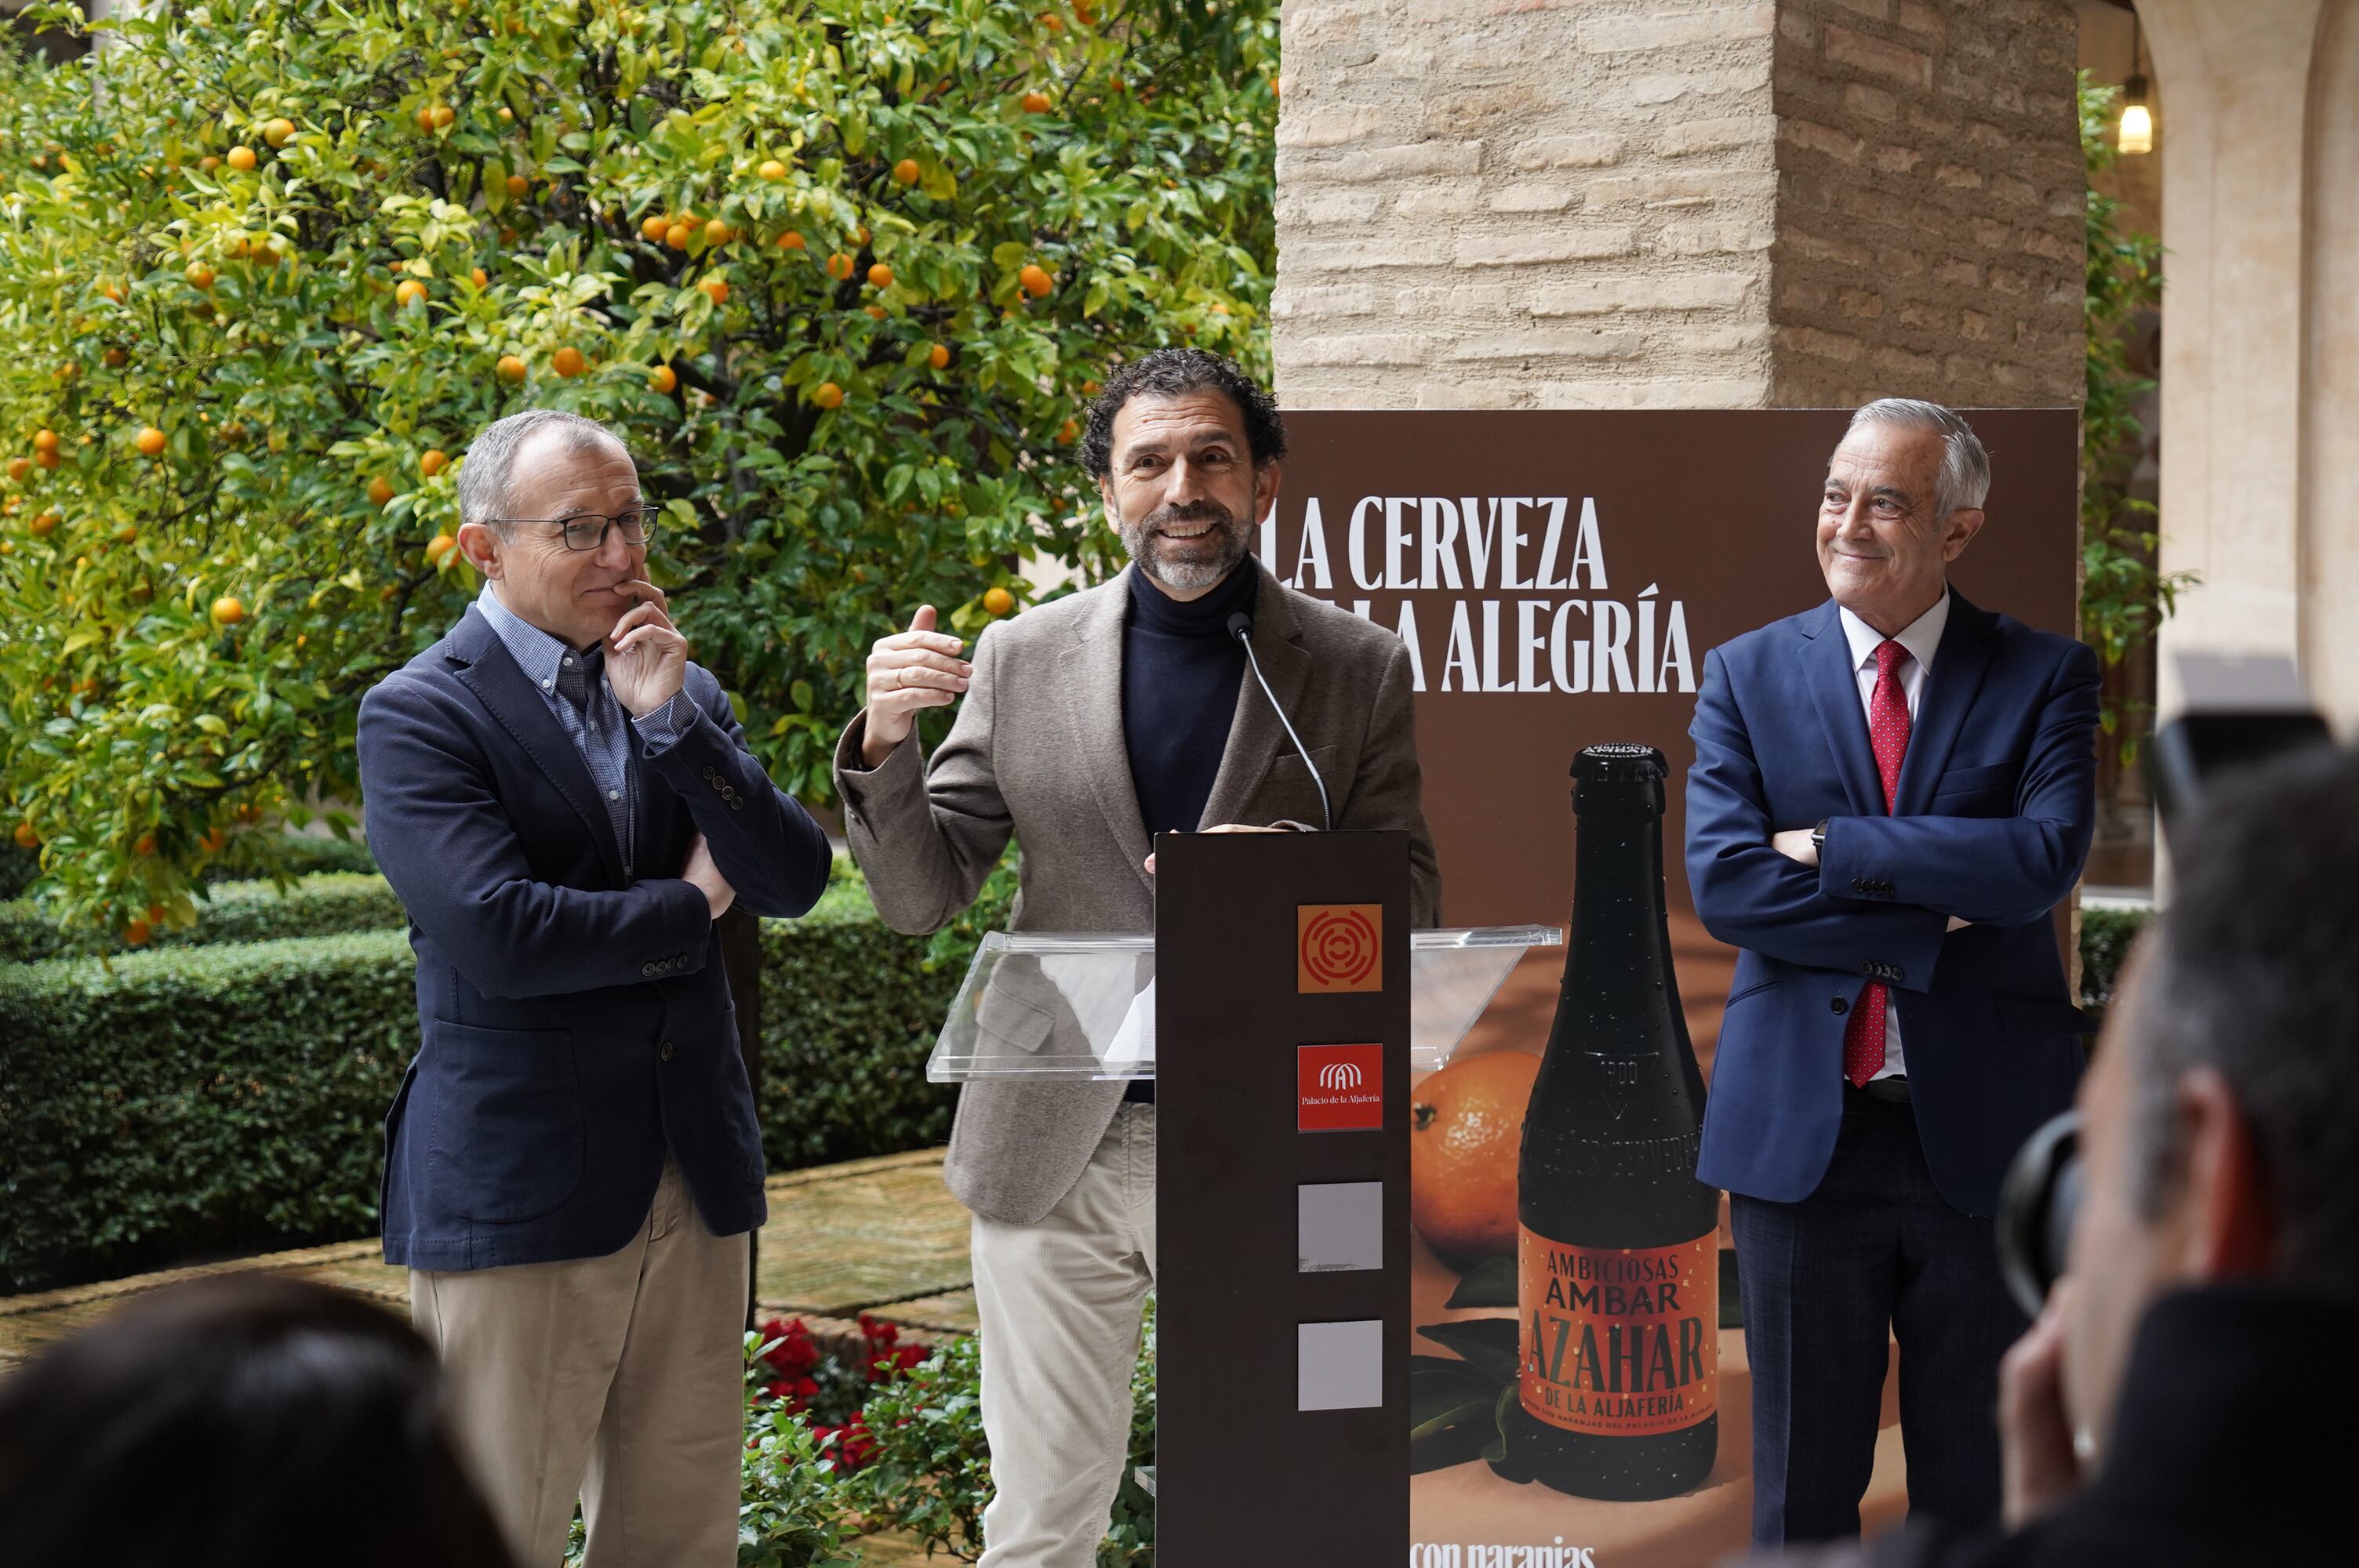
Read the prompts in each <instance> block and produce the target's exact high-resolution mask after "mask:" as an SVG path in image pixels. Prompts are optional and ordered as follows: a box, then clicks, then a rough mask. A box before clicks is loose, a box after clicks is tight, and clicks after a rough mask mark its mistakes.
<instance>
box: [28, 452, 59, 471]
mask: <svg viewBox="0 0 2359 1568" xmlns="http://www.w3.org/2000/svg"><path fill="white" fill-rule="evenodd" d="M33 460H34V461H35V462H37V463H38V464H40V465H41V466H42V467H43V468H45V469H53V468H55V467H57V466H58V465H59V464H60V463H61V462H63V461H65V459H64V458H63V457H62V456H61V455H60V454H59V453H57V452H54V451H49V452H36V453H34V454H33Z"/></svg>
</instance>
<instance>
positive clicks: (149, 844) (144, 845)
mask: <svg viewBox="0 0 2359 1568" xmlns="http://www.w3.org/2000/svg"><path fill="white" fill-rule="evenodd" d="M131 852H132V853H133V854H135V855H152V854H154V853H155V852H156V835H154V834H153V833H142V834H141V835H139V837H138V838H135V839H133V840H132V842H131Z"/></svg>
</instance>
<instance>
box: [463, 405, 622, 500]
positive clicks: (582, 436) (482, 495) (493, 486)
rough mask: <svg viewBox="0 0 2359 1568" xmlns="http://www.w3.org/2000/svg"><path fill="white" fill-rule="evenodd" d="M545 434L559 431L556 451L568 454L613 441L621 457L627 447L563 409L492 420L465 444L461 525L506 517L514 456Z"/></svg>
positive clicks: (604, 429) (530, 411) (528, 411)
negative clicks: (550, 431) (558, 447)
mask: <svg viewBox="0 0 2359 1568" xmlns="http://www.w3.org/2000/svg"><path fill="white" fill-rule="evenodd" d="M545 430H554V431H556V432H558V434H559V438H560V440H561V441H562V442H563V447H562V450H564V451H567V452H579V451H586V450H588V449H590V448H592V447H594V446H597V445H598V444H599V443H600V442H602V441H611V442H613V443H614V445H615V446H617V447H620V448H622V449H623V451H624V453H625V455H627V454H628V453H629V451H630V446H629V444H628V443H627V442H625V440H624V439H623V438H622V437H621V436H620V435H618V434H616V433H615V432H614V430H613V429H612V428H610V427H607V426H604V425H601V424H600V423H599V422H598V421H597V420H595V419H590V418H585V417H583V416H582V415H579V414H569V413H567V412H566V411H565V410H564V409H562V408H527V409H526V410H525V411H524V412H523V413H521V414H511V415H509V416H507V417H506V418H504V419H495V420H493V421H492V422H491V423H490V424H488V425H486V426H484V427H483V429H482V430H481V431H480V432H478V433H477V434H476V437H475V438H474V439H473V441H471V442H469V443H468V445H467V451H466V456H465V457H464V459H462V460H461V462H460V464H459V516H460V518H461V520H462V521H463V522H468V523H492V522H495V521H496V520H498V519H499V518H502V517H506V516H507V515H508V514H509V513H510V511H511V510H512V509H513V505H514V497H513V496H512V494H511V493H510V485H511V482H512V481H513V479H514V476H515V472H516V453H518V452H520V451H522V450H523V449H525V448H526V447H527V445H529V444H530V443H531V441H532V438H534V437H536V436H538V435H539V434H541V433H542V432H543V431H545Z"/></svg>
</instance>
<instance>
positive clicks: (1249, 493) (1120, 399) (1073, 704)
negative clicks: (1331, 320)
mask: <svg viewBox="0 0 2359 1568" xmlns="http://www.w3.org/2000/svg"><path fill="white" fill-rule="evenodd" d="M1285 450H1286V435H1285V429H1284V427H1283V426H1282V425H1281V424H1280V422H1279V419H1278V416H1277V407H1276V406H1275V405H1274V404H1273V403H1272V402H1271V400H1270V398H1269V396H1268V395H1267V394H1266V393H1264V392H1263V391H1262V390H1261V389H1260V388H1259V387H1257V386H1256V385H1255V384H1253V383H1252V381H1251V380H1250V379H1249V378H1247V377H1246V376H1245V373H1243V372H1242V371H1240V370H1239V369H1238V368H1237V367H1236V366H1235V365H1234V364H1232V363H1230V362H1228V361H1226V360H1223V359H1222V358H1220V357H1218V356H1217V355H1213V354H1209V353H1205V352H1203V351H1200V350H1193V349H1165V350H1158V351H1156V352H1154V353H1150V354H1148V355H1147V356H1145V357H1144V358H1142V359H1139V360H1137V361H1135V362H1131V363H1129V364H1126V365H1125V366H1123V367H1122V368H1121V369H1120V370H1118V371H1116V372H1115V373H1114V375H1113V376H1112V377H1111V378H1109V380H1108V382H1107V384H1106V388H1105V391H1104V392H1103V394H1102V395H1100V396H1099V398H1098V400H1097V402H1096V404H1095V405H1094V406H1093V407H1092V409H1091V410H1090V416H1089V427H1088V431H1087V433H1086V435H1085V436H1084V438H1083V441H1082V461H1083V463H1084V464H1085V465H1086V466H1087V467H1088V469H1089V470H1090V472H1091V474H1092V476H1093V477H1094V478H1095V479H1096V480H1097V481H1098V490H1099V494H1100V497H1101V498H1102V499H1103V502H1104V504H1105V508H1106V517H1107V520H1108V521H1109V522H1110V523H1111V524H1113V525H1114V528H1115V529H1116V530H1117V531H1118V532H1119V533H1120V534H1121V535H1122V539H1123V543H1124V544H1125V546H1126V547H1127V548H1128V550H1129V552H1130V557H1131V562H1132V565H1131V566H1130V567H1128V568H1125V569H1124V570H1123V571H1122V572H1121V573H1119V574H1118V575H1116V576H1115V577H1114V579H1113V580H1112V581H1110V582H1106V583H1103V584H1101V585H1100V586H1098V587H1096V588H1093V589H1085V590H1083V591H1082V592H1080V593H1076V594H1073V595H1071V597H1069V598H1064V599H1060V600H1051V601H1050V602H1049V603H1045V604H1042V605H1039V606H1038V607H1036V608H1034V609H1032V610H1030V611H1027V612H1026V613H1025V614H1023V615H1022V616H1020V617H1017V618H1016V619H1013V620H1009V621H1004V622H997V623H995V624H994V625H992V626H990V627H987V628H986V629H985V630H984V633H983V635H982V636H981V637H980V638H978V639H977V640H976V643H975V648H974V657H973V662H972V663H969V662H967V661H965V660H964V659H962V657H961V655H962V654H963V652H964V646H963V644H962V643H960V642H959V641H958V640H957V639H956V638H953V637H950V636H948V635H945V634H943V633H940V632H938V631H936V630H934V624H935V622H934V614H933V611H932V609H931V607H926V608H922V609H920V610H919V611H918V614H917V617H916V620H915V621H914V622H913V623H912V625H911V628H910V630H908V631H907V632H903V633H896V634H895V635H893V636H890V637H886V638H885V639H884V640H883V641H881V642H879V643H877V644H876V645H875V649H874V650H872V652H871V653H870V654H869V658H868V670H867V675H868V682H867V700H866V706H865V707H864V708H863V709H862V711H861V713H860V714H859V715H858V716H857V717H855V718H854V719H853V721H852V723H851V725H850V727H849V728H847V729H846V730H844V732H843V739H842V741H840V742H839V743H838V746H837V750H836V784H837V788H838V790H839V792H840V793H841V795H842V797H843V806H844V828H845V834H846V836H847V837H848V838H850V840H851V844H852V852H853V857H854V858H855V859H856V860H858V861H859V862H860V866H861V869H862V870H863V871H864V872H866V873H867V877H868V885H869V891H870V892H871V894H872V896H873V897H874V898H875V903H876V908H877V911H878V913H879V914H882V915H883V916H884V917H885V919H886V923H887V924H889V925H892V926H893V927H894V928H895V929H896V930H899V931H907V932H912V933H923V932H929V931H934V930H937V929H939V928H940V927H941V926H942V925H947V924H948V923H949V922H950V921H951V919H952V918H953V917H955V916H956V915H957V914H959V913H960V912H961V911H962V910H963V909H964V908H965V907H966V906H967V905H968V904H969V903H972V902H973V899H974V896H975V893H976V892H977V891H978V890H979V889H980V888H981V887H982V885H983V881H984V877H985V876H987V875H988V874H989V873H990V871H991V870H992V868H993V867H994V866H995V865H996V864H997V863H998V860H999V857H1000V854H1001V852H1002V851H1003V850H1004V849H1006V845H1007V840H1008V838H1009V836H1010V835H1011V834H1012V835H1014V836H1015V838H1016V839H1017V841H1018V842H1019V843H1020V845H1021V846H1022V850H1023V856H1022V862H1021V867H1020V888H1021V891H1020V892H1019V894H1018V896H1017V899H1016V910H1015V915H1014V919H1013V925H1014V926H1015V928H1016V929H1017V930H1019V931H1076V932H1084V931H1099V932H1134V933H1147V932H1151V931H1153V930H1154V928H1155V881H1154V862H1153V856H1152V845H1153V838H1154V835H1155V834H1157V833H1158V832H1169V831H1203V832H1223V831H1241V830H1254V829H1257V828H1259V829H1266V827H1268V826H1269V825H1272V824H1278V823H1307V824H1314V825H1316V824H1321V823H1330V819H1331V817H1332V823H1331V825H1332V827H1338V828H1347V827H1348V828H1405V829H1407V830H1408V833H1409V834H1410V836H1411V839H1410V866H1411V871H1412V875H1413V877H1414V879H1415V889H1414V900H1413V901H1414V910H1415V914H1416V918H1417V921H1418V923H1419V925H1432V924H1433V923H1434V921H1435V919H1436V918H1437V914H1438V907H1439V903H1440V877H1439V875H1438V874H1437V872H1436V871H1435V869H1434V859H1433V845H1432V840H1431V838H1430V837H1429V836H1428V834H1427V832H1426V827H1425V814H1424V812H1423V810H1422V808H1421V806H1420V805H1419V773H1418V763H1417V748H1416V741H1415V736H1414V734H1413V732H1412V729H1411V720H1410V708H1409V693H1410V686H1411V671H1410V666H1409V660H1408V653H1407V650H1405V649H1404V648H1403V647H1402V645H1401V643H1400V642H1399V640H1398V639H1397V638H1396V637H1395V636H1394V635H1393V634H1392V633H1389V632H1386V631H1384V630H1382V629H1381V628H1378V627H1376V626H1374V625H1372V624H1370V623H1369V622H1366V621H1364V620H1361V619H1359V618H1358V617H1356V616H1353V615H1351V614H1349V613H1347V612H1346V611H1341V610H1338V609H1335V608H1334V607H1332V606H1331V605H1328V604H1325V603H1322V602H1321V601H1320V600H1314V599H1310V598H1308V597H1306V596H1305V595H1302V594H1299V593H1297V592H1295V591H1294V590H1292V589H1288V588H1287V587H1285V586H1284V585H1282V584H1281V583H1279V582H1278V580H1277V579H1276V578H1274V577H1272V576H1271V575H1270V574H1269V573H1268V572H1267V571H1266V570H1265V569H1263V568H1262V567H1261V566H1260V565H1259V564H1258V563H1257V562H1255V561H1252V560H1250V559H1249V558H1248V557H1247V554H1246V551H1247V546H1248V544H1249V542H1250V540H1251V538H1252V537H1253V533H1254V530H1255V529H1256V528H1257V527H1258V526H1259V525H1260V524H1261V522H1262V520H1263V519H1265V518H1266V517H1267V516H1268V515H1269V510H1270V507H1271V506H1272V505H1273V504H1274V503H1276V501H1277V488H1278V477H1279V467H1278V460H1279V459H1280V458H1281V457H1283V456H1284V454H1285ZM1239 613H1242V614H1245V615H1246V616H1247V617H1249V618H1250V621H1251V628H1252V629H1251V632H1250V637H1251V640H1252V643H1253V651H1254V654H1255V656H1256V658H1257V659H1258V661H1259V663H1260V666H1261V670H1262V673H1263V674H1264V675H1265V676H1266V677H1267V679H1268V682H1269V686H1270V689H1271V691H1272V692H1273V693H1274V694H1275V695H1276V697H1277V701H1278V703H1279V704H1280V705H1281V706H1282V707H1283V708H1284V709H1285V712H1286V715H1287V717H1288V718H1290V719H1292V720H1293V723H1294V725H1295V728H1296V730H1298V731H1299V734H1300V736H1301V740H1302V744H1303V746H1304V747H1305V748H1307V749H1308V750H1309V752H1310V758H1311V760H1312V761H1313V762H1315V763H1316V764H1317V767H1318V772H1319V776H1320V779H1321V781H1323V783H1324V784H1325V802H1324V805H1323V806H1322V802H1321V793H1320V788H1319V784H1317V783H1314V781H1313V780H1312V778H1311V776H1310V773H1309V771H1308V770H1307V769H1306V768H1305V767H1304V764H1303V760H1302V758H1301V757H1300V756H1299V755H1298V754H1296V752H1295V750H1294V747H1293V745H1292V744H1291V742H1289V741H1288V738H1287V734H1286V729H1285V725H1284V724H1283V723H1282V722H1281V720H1280V719H1279V716H1278V714H1277V712H1275V711H1273V709H1272V708H1271V706H1270V702H1269V698H1268V697H1266V696H1264V694H1263V692H1262V690H1261V688H1260V687H1259V686H1258V685H1257V684H1256V682H1255V680H1254V679H1253V676H1251V674H1250V673H1249V672H1248V671H1247V669H1246V667H1245V649H1244V647H1243V646H1242V644H1240V643H1238V642H1237V640H1236V639H1235V638H1234V637H1233V636H1232V635H1231V634H1230V633H1229V630H1228V624H1229V621H1230V618H1231V617H1232V616H1234V615H1236V614H1239ZM962 694H963V695H964V696H965V697H966V701H965V704H964V706H962V708H960V710H959V714H958V717H957V719H956V720H955V721H954V722H953V723H952V725H951V733H950V737H949V739H948V740H947V741H944V742H943V744H942V746H941V747H940V750H938V751H937V752H935V754H934V757H933V760H932V762H931V763H930V764H929V763H927V762H925V761H924V760H923V759H922V758H921V757H920V756H919V748H918V747H917V746H916V745H915V744H913V743H910V741H909V735H910V732H911V730H912V728H913V726H914V722H915V719H916V716H917V713H918V711H919V709H921V708H938V707H942V706H945V705H948V704H950V703H952V702H955V701H957V700H958V698H959V697H960V696H961V695H962ZM1215 1045H1216V1043H1215V1042H1211V1041H1205V1042H1189V1041H1171V1042H1166V1043H1165V1044H1164V1049H1166V1050H1188V1049H1208V1048H1213V1047H1214V1046H1215ZM945 1174H946V1177H947V1180H948V1181H949V1183H950V1186H951V1191H952V1192H954V1193H956V1194H957V1195H958V1196H959V1199H960V1201H961V1202H962V1203H964V1204H965V1205H966V1206H967V1207H968V1208H970V1209H972V1210H973V1213H974V1221H973V1266H974V1276H975V1298H976V1304H977V1307H978V1309H979V1311H980V1313H981V1316H982V1323H983V1372H984V1383H983V1420H984V1433H985V1434H986V1435H987V1436H988V1438H989V1439H990V1444H991V1454H992V1476H993V1479H994V1481H995V1486H996V1495H995V1497H994V1498H993V1499H992V1502H991V1504H990V1506H989V1507H988V1508H987V1509H985V1510H984V1554H983V1563H984V1568H1089V1565H1090V1564H1092V1563H1094V1561H1095V1557H1096V1549H1097V1542H1098V1539H1099V1537H1100V1536H1101V1535H1103V1533H1104V1530H1105V1527H1106V1519H1107V1510H1108V1508H1109V1507H1110V1505H1111V1504H1112V1502H1113V1500H1114V1490H1115V1487H1117V1486H1118V1485H1119V1483H1120V1481H1121V1479H1122V1473H1123V1465H1124V1463H1125V1448H1126V1446H1127V1442H1126V1440H1127V1435H1128V1432H1129V1426H1130V1369H1131V1364H1132V1360H1133V1358H1134V1357H1136V1354H1137V1349H1138V1336H1139V1312H1140V1307H1141V1303H1142V1302H1143V1301H1144V1299H1145V1296H1146V1293H1147V1290H1148V1289H1149V1288H1150V1287H1151V1286H1152V1284H1153V1283H1154V1279H1155V1107H1154V1090H1153V1085H1152V1084H1151V1083H1145V1084H1137V1085H1134V1086H1132V1087H1130V1088H1129V1089H1128V1090H1127V1091H1125V1087H1124V1086H1123V1085H1122V1084H1120V1083H1115V1082H1105V1083H1039V1084H1032V1083H1012V1082H996V1083H988V1082H985V1083H973V1084H970V1085H968V1086H967V1087H966V1088H965V1090H964V1091H963V1092H962V1095H961V1097H960V1100H959V1111H958V1120H957V1123H956V1126H955V1128H954V1130H952V1132H951V1151H950V1160H949V1164H948V1166H947V1168H946V1172H945Z"/></svg>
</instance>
